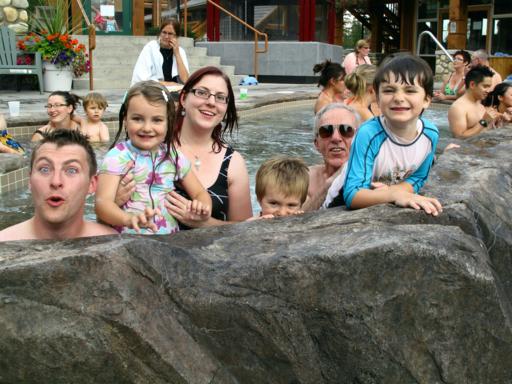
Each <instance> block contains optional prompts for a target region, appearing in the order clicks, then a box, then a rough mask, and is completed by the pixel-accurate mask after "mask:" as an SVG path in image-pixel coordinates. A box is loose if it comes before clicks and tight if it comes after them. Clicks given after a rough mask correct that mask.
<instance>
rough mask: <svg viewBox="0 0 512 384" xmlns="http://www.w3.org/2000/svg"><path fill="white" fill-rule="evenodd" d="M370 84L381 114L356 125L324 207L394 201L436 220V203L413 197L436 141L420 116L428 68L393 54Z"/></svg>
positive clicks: (427, 94)
mask: <svg viewBox="0 0 512 384" xmlns="http://www.w3.org/2000/svg"><path fill="white" fill-rule="evenodd" d="M373 86H374V89H375V92H376V95H377V102H378V104H379V108H380V110H381V112H382V116H380V117H375V118H373V119H371V120H368V121H367V122H365V123H364V124H363V125H361V127H359V129H358V131H357V133H356V136H355V138H354V140H353V142H352V146H351V148H350V157H349V160H348V163H347V165H346V166H345V168H344V169H343V170H342V172H341V174H340V175H339V176H338V177H337V178H336V179H335V180H334V181H333V183H332V185H331V188H330V189H329V192H328V194H327V199H326V200H325V202H324V205H323V206H324V207H329V206H333V205H332V204H331V203H332V202H334V201H338V205H340V203H341V204H343V203H345V204H346V206H347V208H352V209H357V208H364V207H369V206H372V205H376V204H384V203H394V204H396V205H398V206H401V207H411V208H414V209H423V210H424V211H425V212H426V213H429V214H431V215H434V216H437V215H438V214H439V213H440V212H441V211H442V207H441V204H440V203H439V201H438V200H437V199H435V198H431V197H425V196H421V195H418V192H419V191H420V189H421V187H422V186H423V184H424V183H425V181H426V180H427V177H428V173H429V171H430V168H431V167H432V162H433V160H434V154H435V150H436V145H437V141H438V138H439V132H438V130H437V128H436V127H435V126H434V125H433V124H432V123H430V122H429V121H427V120H425V119H423V118H421V117H420V116H421V114H422V112H423V110H424V109H425V108H427V107H428V106H429V105H430V101H431V98H432V93H433V75H432V70H431V69H430V67H429V66H428V64H427V63H426V62H424V61H423V60H422V59H420V58H417V57H413V56H409V55H405V56H398V57H395V58H392V59H391V60H389V61H388V62H386V63H384V64H383V65H381V67H380V68H379V70H378V71H377V73H376V75H375V80H374V84H373ZM340 196H341V197H342V199H340Z"/></svg>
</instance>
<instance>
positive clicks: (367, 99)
mask: <svg viewBox="0 0 512 384" xmlns="http://www.w3.org/2000/svg"><path fill="white" fill-rule="evenodd" d="M376 71H377V67H376V66H375V65H370V64H361V65H360V66H358V67H357V68H356V69H355V70H354V72H352V73H349V74H348V75H347V76H346V77H345V85H346V86H347V88H348V89H349V90H350V92H351V93H352V96H351V97H349V98H347V99H345V104H346V105H350V106H351V107H352V108H354V110H355V111H356V112H357V113H359V116H361V121H362V122H364V121H366V120H370V119H371V118H373V117H374V116H376V115H380V110H379V107H378V106H377V103H376V97H375V91H374V90H373V79H374V78H375V72H376Z"/></svg>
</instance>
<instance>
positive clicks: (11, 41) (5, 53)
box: [0, 26, 43, 93]
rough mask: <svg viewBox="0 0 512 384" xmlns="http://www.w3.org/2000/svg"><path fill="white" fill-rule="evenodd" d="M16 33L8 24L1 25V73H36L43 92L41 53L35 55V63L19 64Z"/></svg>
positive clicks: (20, 52) (40, 89)
mask: <svg viewBox="0 0 512 384" xmlns="http://www.w3.org/2000/svg"><path fill="white" fill-rule="evenodd" d="M22 53H23V51H18V49H17V48H16V35H15V33H14V31H12V30H10V29H9V28H7V27H6V26H3V27H0V75H36V76H37V79H38V80H39V92H40V93H43V61H42V59H41V53H40V52H36V53H35V54H34V55H35V56H34V64H31V65H19V64H17V63H16V59H17V56H18V54H22Z"/></svg>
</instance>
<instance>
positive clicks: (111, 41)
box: [74, 35, 194, 48]
mask: <svg viewBox="0 0 512 384" xmlns="http://www.w3.org/2000/svg"><path fill="white" fill-rule="evenodd" d="M74 37H76V38H77V39H78V40H79V41H80V42H81V43H82V44H85V45H86V46H88V44H89V37H88V36H86V35H76V36H74ZM151 40H155V36H99V35H96V48H98V47H133V46H142V47H143V46H144V45H145V44H147V43H148V42H149V41H151ZM179 42H180V46H182V47H183V48H192V47H193V46H194V39H192V38H191V37H180V38H179Z"/></svg>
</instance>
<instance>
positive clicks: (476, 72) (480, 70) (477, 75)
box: [464, 65, 494, 89]
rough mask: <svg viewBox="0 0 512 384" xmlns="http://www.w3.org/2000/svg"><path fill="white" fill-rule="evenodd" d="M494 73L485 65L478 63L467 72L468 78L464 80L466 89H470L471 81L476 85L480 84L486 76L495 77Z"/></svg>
mask: <svg viewBox="0 0 512 384" xmlns="http://www.w3.org/2000/svg"><path fill="white" fill-rule="evenodd" d="M493 76H494V73H493V71H491V70H490V69H489V67H486V66H485V65H477V66H476V67H473V68H471V69H470V70H469V72H468V73H466V79H465V80H464V84H465V85H466V89H469V83H471V82H472V81H473V82H474V83H475V85H477V84H480V83H481V82H482V81H484V79H485V78H486V77H493Z"/></svg>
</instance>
